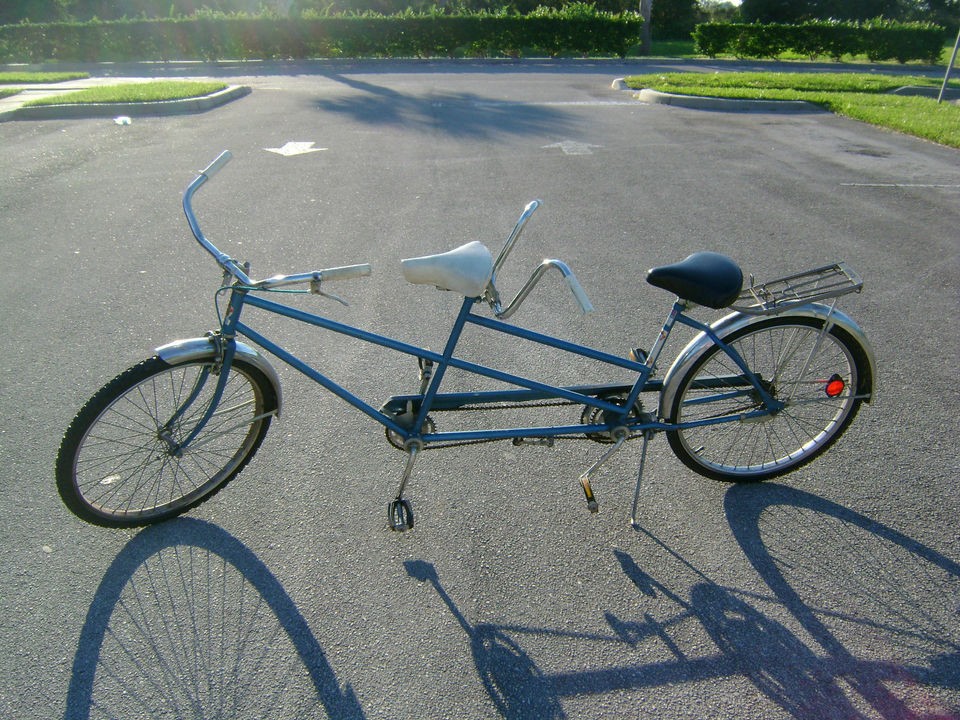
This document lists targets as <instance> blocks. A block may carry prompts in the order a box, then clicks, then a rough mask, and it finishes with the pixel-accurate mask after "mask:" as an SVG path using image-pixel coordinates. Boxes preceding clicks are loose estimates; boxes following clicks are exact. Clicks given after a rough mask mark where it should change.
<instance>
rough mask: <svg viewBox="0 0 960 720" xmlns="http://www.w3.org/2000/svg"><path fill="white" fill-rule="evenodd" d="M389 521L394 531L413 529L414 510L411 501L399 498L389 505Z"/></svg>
mask: <svg viewBox="0 0 960 720" xmlns="http://www.w3.org/2000/svg"><path fill="white" fill-rule="evenodd" d="M387 522H388V524H389V525H390V529H391V530H393V531H394V532H406V531H407V530H412V529H413V510H412V509H411V508H410V503H409V502H408V501H407V500H405V499H403V498H397V499H396V500H392V501H390V503H389V504H388V505H387Z"/></svg>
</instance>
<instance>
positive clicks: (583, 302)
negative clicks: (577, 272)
mask: <svg viewBox="0 0 960 720" xmlns="http://www.w3.org/2000/svg"><path fill="white" fill-rule="evenodd" d="M564 279H565V280H566V281H567V285H569V286H570V292H572V293H573V296H574V297H575V298H576V299H577V304H578V305H579V306H580V311H581V312H582V313H583V314H584V315H586V314H587V313H592V312H593V303H591V302H590V298H588V297H587V293H586V292H584V290H583V287H582V286H581V285H580V283H579V282H578V281H577V278H575V277H574V276H573V274H572V273H571V274H570V275H565V276H564Z"/></svg>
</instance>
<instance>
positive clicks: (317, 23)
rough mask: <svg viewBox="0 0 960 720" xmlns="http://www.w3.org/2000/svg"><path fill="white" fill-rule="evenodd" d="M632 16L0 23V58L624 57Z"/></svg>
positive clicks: (634, 26) (634, 33)
mask: <svg viewBox="0 0 960 720" xmlns="http://www.w3.org/2000/svg"><path fill="white" fill-rule="evenodd" d="M642 22H643V21H642V19H641V18H640V16H639V15H636V14H633V13H627V14H610V13H602V12H597V11H592V12H583V11H582V10H581V11H579V12H578V11H573V12H569V11H541V12H538V13H534V14H532V15H527V16H520V15H501V14H489V13H478V14H469V15H441V14H428V15H416V14H404V15H397V16H330V17H314V18H270V17H194V18H177V19H163V20H120V21H110V22H101V21H97V20H94V21H91V22H84V23H45V24H21V25H4V26H0V62H30V63H37V62H50V61H59V62H105V61H112V62H119V61H130V60H219V59H267V58H296V59H300V58H328V57H443V56H455V55H469V56H488V55H510V56H514V57H516V56H519V55H520V54H521V53H523V52H527V53H533V54H546V55H552V56H553V55H560V54H565V53H578V54H584V55H617V56H619V57H623V56H625V55H626V54H627V53H628V52H629V50H630V49H631V47H633V46H635V45H637V44H638V43H639V42H640V27H641V24H642Z"/></svg>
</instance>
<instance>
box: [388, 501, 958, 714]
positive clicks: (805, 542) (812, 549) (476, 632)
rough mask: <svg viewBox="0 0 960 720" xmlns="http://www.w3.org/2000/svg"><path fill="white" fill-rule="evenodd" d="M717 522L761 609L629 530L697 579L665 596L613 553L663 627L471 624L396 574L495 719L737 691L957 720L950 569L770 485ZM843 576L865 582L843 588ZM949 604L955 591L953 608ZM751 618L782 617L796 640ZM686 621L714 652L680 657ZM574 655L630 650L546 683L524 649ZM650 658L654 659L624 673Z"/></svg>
mask: <svg viewBox="0 0 960 720" xmlns="http://www.w3.org/2000/svg"><path fill="white" fill-rule="evenodd" d="M725 511H726V514H727V518H728V522H729V524H730V527H731V529H732V531H733V534H734V537H735V539H736V540H737V541H738V543H739V544H740V547H741V548H742V550H743V552H744V554H745V555H746V557H747V559H748V561H749V562H750V563H751V565H752V566H753V567H754V568H755V569H756V570H757V572H758V573H759V575H760V577H761V579H762V580H763V581H764V582H765V583H766V584H767V586H768V587H769V588H770V590H771V591H772V593H773V594H772V596H771V595H766V594H762V595H761V594H757V593H753V592H750V591H746V590H742V589H738V588H734V587H724V586H722V585H720V584H718V583H717V582H715V581H714V580H712V579H711V578H710V577H708V576H707V575H706V574H704V573H703V572H701V571H700V570H698V569H697V568H696V567H694V566H693V565H692V564H691V563H689V562H688V561H687V560H686V559H685V558H684V557H682V556H681V555H680V554H679V553H677V552H676V551H675V550H673V549H672V548H670V547H669V546H668V545H667V544H666V543H665V542H663V541H662V540H660V539H658V538H657V537H656V536H654V535H652V534H651V533H649V532H647V531H645V530H641V532H643V533H644V534H645V535H646V536H647V537H649V538H650V539H651V540H652V541H653V542H654V543H656V544H658V545H659V546H660V548H662V549H663V550H664V551H666V553H667V554H668V555H671V556H672V557H673V559H674V560H675V561H677V562H678V563H679V564H680V565H682V566H684V567H685V568H686V570H688V571H690V572H691V573H693V574H694V576H695V577H696V578H697V579H696V580H695V581H694V583H693V584H692V585H691V586H690V588H689V591H686V590H682V589H672V588H671V587H669V586H668V585H667V584H665V583H662V582H660V581H658V580H657V579H656V578H654V577H653V576H652V575H650V574H649V573H648V572H646V571H645V570H643V569H642V568H641V567H640V566H639V565H638V564H637V562H636V561H635V560H634V558H633V557H632V556H631V555H630V554H628V553H626V552H624V551H622V550H614V551H613V555H614V557H615V559H616V561H617V562H618V563H619V565H620V568H621V570H622V572H623V574H624V576H625V577H626V578H627V579H628V580H629V581H630V582H631V583H632V584H633V586H634V587H635V588H636V589H637V591H638V592H639V593H640V594H641V595H642V596H643V597H644V598H645V599H647V600H650V601H653V600H656V601H657V602H659V603H661V607H667V608H671V609H672V610H671V614H669V615H668V616H667V617H666V618H665V619H664V618H660V619H658V618H656V617H654V616H653V614H651V613H649V612H645V613H644V615H643V618H642V619H638V620H630V619H621V618H618V617H617V616H616V615H614V614H613V613H611V612H609V611H608V612H605V613H604V618H605V620H606V622H607V624H608V625H609V627H610V628H611V631H612V633H610V634H604V633H594V634H590V633H578V632H570V631H567V630H557V629H552V628H543V627H541V628H537V627H528V626H518V625H510V624H500V625H496V624H486V623H485V624H478V625H471V623H470V622H469V621H468V620H467V619H466V618H465V617H464V615H463V613H462V612H461V611H460V610H459V608H458V607H457V605H456V603H455V602H454V601H453V599H452V598H451V597H450V595H449V594H448V593H447V591H446V590H445V589H444V587H443V585H442V584H441V582H440V578H439V576H438V574H437V571H436V568H435V567H434V566H433V565H432V564H431V563H428V562H425V561H423V560H410V561H406V562H405V563H404V567H405V569H406V571H407V574H408V575H409V576H410V577H412V578H414V579H416V580H419V581H420V582H423V583H429V584H430V585H432V586H433V589H434V590H435V591H436V593H437V594H438V595H439V597H440V598H441V599H442V600H443V602H444V604H445V605H446V606H447V608H448V609H449V611H450V613H451V614H452V616H453V617H454V618H455V619H456V621H457V622H458V624H459V625H460V626H461V627H462V628H463V630H464V632H465V633H466V635H467V637H468V638H469V641H470V649H471V653H472V655H473V660H474V663H475V665H476V667H477V672H478V675H479V677H480V680H481V682H482V683H483V686H484V688H485V690H486V691H487V693H488V695H489V696H490V698H491V700H492V701H493V703H494V705H495V706H496V709H497V711H498V712H499V713H500V715H501V716H502V717H504V718H564V717H566V716H567V715H566V713H565V710H564V707H563V700H564V699H565V698H572V697H584V696H595V695H601V694H604V693H612V692H617V691H629V690H638V689H643V688H658V687H663V688H669V687H676V686H677V685H683V684H685V683H701V682H703V681H709V680H724V679H733V678H746V679H747V680H748V681H750V682H751V683H752V684H753V685H754V686H755V687H756V688H757V689H758V690H759V691H760V693H762V694H763V695H764V696H765V697H767V698H768V699H769V700H770V701H771V702H773V703H775V704H776V705H777V706H779V707H780V708H781V709H782V710H783V711H784V712H786V713H787V714H789V715H790V716H791V717H795V718H798V720H800V719H802V720H808V719H809V718H828V717H829V718H834V717H843V718H867V717H879V718H882V719H883V720H958V719H960V708H958V706H956V704H955V698H956V697H957V695H956V691H960V626H958V624H957V622H956V615H957V612H958V610H960V608H958V607H957V601H958V600H960V564H958V563H956V562H954V561H953V560H951V559H949V558H947V557H946V556H944V555H942V554H940V553H938V552H936V551H935V550H932V549H931V548H929V547H926V546H924V545H922V544H921V543H919V542H917V541H916V540H913V539H912V538H910V537H908V536H906V535H904V534H902V533H900V532H898V531H896V530H893V529H892V528H890V527H887V526H885V525H882V524H879V523H877V522H874V521H872V520H870V519H869V518H867V517H866V516H864V515H861V514H859V513H856V512H854V511H852V510H850V509H848V508H844V507H843V506H840V505H837V504H835V503H832V502H830V501H828V500H824V499H822V498H819V497H817V496H814V495H811V494H809V493H805V492H802V491H797V490H792V489H789V488H786V487H782V486H777V485H774V484H768V485H765V486H751V487H741V486H735V487H734V488H732V489H731V490H730V491H728V494H727V496H726V500H725ZM771 512H773V517H772V518H770V517H768V515H769V514H770V513H771ZM826 553H831V555H830V557H831V558H832V559H831V560H829V561H827V560H826V559H825V558H826ZM857 568H860V569H861V570H862V569H865V570H866V574H865V575H863V576H862V577H861V578H860V579H858V580H857V581H856V582H857V583H859V584H858V585H857V586H856V587H854V586H853V585H851V581H850V578H851V577H856V576H857V574H858V573H857V572H856V570H857ZM824 572H832V573H834V577H830V578H828V579H830V580H832V581H833V582H832V583H827V587H828V590H831V591H836V592H838V594H839V595H838V597H835V598H823V597H819V596H817V597H812V598H810V599H804V597H803V595H804V594H813V593H815V592H822V590H816V588H823V587H824V583H822V582H805V580H806V579H810V580H813V579H814V576H817V578H819V580H822V579H823V578H822V575H823V573H824ZM808 573H809V578H808V577H807V575H808ZM950 592H954V593H956V594H955V595H953V596H952V600H951V596H950V594H949V593H950ZM951 603H952V605H951ZM760 604H766V605H771V606H772V607H774V608H775V609H777V611H778V612H779V611H780V610H784V611H786V613H787V614H788V615H789V616H791V617H792V618H793V619H795V620H797V621H799V624H800V626H801V628H802V631H804V632H803V634H800V633H798V632H797V631H796V630H795V629H792V628H790V627H787V625H786V624H784V622H781V621H779V620H777V619H774V618H773V617H772V616H771V615H772V613H770V612H763V611H761V610H760V609H758V605H760ZM833 605H836V607H834V606H833ZM785 622H787V621H785ZM691 623H696V624H697V625H698V626H699V627H701V628H702V629H703V632H705V633H706V636H707V637H708V638H709V640H710V642H711V647H712V648H713V651H712V652H711V651H707V652H704V650H703V645H702V643H696V642H695V644H694V645H692V646H685V645H684V643H688V642H689V639H690V638H691V637H693V636H695V634H694V635H693V636H691V632H690V629H691V626H690V624H691ZM681 626H683V628H682V629H681ZM678 638H685V640H680V639H678ZM557 641H560V642H562V643H565V644H566V645H567V646H568V647H566V648H565V651H560V652H558V649H557V647H556V642H557ZM521 643H523V645H522V644H521ZM576 643H591V644H602V645H604V646H605V647H610V646H611V644H621V645H623V646H624V647H625V648H630V649H631V650H632V652H631V653H629V654H627V655H626V656H625V657H626V658H627V659H625V661H624V662H622V663H616V662H615V663H613V664H611V665H607V666H605V667H600V668H596V669H572V670H569V671H564V670H562V669H561V670H560V671H559V672H548V671H544V670H543V669H542V668H541V667H540V666H538V664H537V662H536V661H535V660H534V655H535V653H536V652H537V651H539V652H546V653H547V654H545V655H544V657H545V658H547V657H551V658H556V657H558V656H563V655H570V654H572V650H573V649H574V647H575V645H576ZM653 644H657V648H656V649H655V655H656V656H657V657H659V658H660V659H657V660H651V661H647V662H640V663H636V662H631V660H630V659H629V658H635V657H636V651H644V650H645V649H648V648H649V649H651V650H654V648H653V647H652V645H653ZM524 645H526V646H527V649H525V648H524ZM548 646H549V647H548ZM533 648H537V650H534V649H533ZM545 648H547V649H545ZM663 648H666V649H667V657H666V658H663V655H664V653H663ZM551 662H552V661H551Z"/></svg>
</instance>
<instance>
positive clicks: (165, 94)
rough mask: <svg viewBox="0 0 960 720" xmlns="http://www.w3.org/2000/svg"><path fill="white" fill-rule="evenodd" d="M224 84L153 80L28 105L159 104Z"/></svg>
mask: <svg viewBox="0 0 960 720" xmlns="http://www.w3.org/2000/svg"><path fill="white" fill-rule="evenodd" d="M226 87H227V85H226V83H222V82H211V81H194V80H153V81H150V82H144V83H118V84H117V85H104V86H102V87H94V88H88V89H86V90H75V91H73V92H68V93H64V94H63V95H53V96H51V97H45V98H38V99H36V100H31V101H30V102H29V103H27V104H28V105H74V104H78V103H134V102H163V101H165V100H182V99H184V98H192V97H203V96H204V95H210V94H211V93H215V92H218V91H220V90H223V89H224V88H226Z"/></svg>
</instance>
